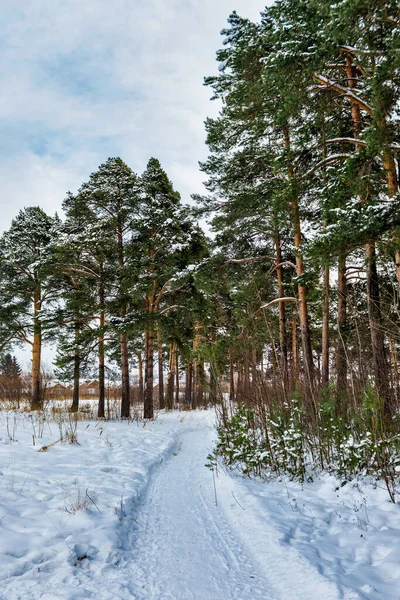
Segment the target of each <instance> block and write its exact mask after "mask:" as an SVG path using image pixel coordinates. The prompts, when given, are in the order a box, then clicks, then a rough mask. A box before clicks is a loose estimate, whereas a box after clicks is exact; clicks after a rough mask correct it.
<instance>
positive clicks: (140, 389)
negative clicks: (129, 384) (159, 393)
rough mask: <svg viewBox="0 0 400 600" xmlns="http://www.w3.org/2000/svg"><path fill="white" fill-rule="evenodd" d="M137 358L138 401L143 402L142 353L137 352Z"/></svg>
mask: <svg viewBox="0 0 400 600" xmlns="http://www.w3.org/2000/svg"><path fill="white" fill-rule="evenodd" d="M137 359H138V371H139V382H138V383H139V402H140V404H143V403H144V385H143V359H142V355H141V353H140V352H139V353H138V354H137Z"/></svg>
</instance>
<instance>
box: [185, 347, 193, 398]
mask: <svg viewBox="0 0 400 600" xmlns="http://www.w3.org/2000/svg"><path fill="white" fill-rule="evenodd" d="M192 385H193V368H192V361H191V360H190V358H188V361H187V366H186V386H185V405H186V406H192V399H193V395H192Z"/></svg>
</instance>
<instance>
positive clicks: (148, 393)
mask: <svg viewBox="0 0 400 600" xmlns="http://www.w3.org/2000/svg"><path fill="white" fill-rule="evenodd" d="M153 388H154V326H153V324H152V323H150V324H149V325H148V328H147V335H146V389H145V393H144V410H143V416H144V418H145V419H153V418H154V407H153Z"/></svg>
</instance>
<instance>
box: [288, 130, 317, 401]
mask: <svg viewBox="0 0 400 600" xmlns="http://www.w3.org/2000/svg"><path fill="white" fill-rule="evenodd" d="M283 132H284V142H285V148H286V150H287V152H288V153H289V154H290V136H289V128H288V127H284V128H283ZM288 175H289V181H290V182H291V183H292V185H293V186H294V183H295V181H294V170H293V165H292V163H291V161H290V158H289V163H288ZM292 221H293V230H294V245H295V249H296V275H297V278H298V295H299V303H298V308H299V318H300V335H301V343H302V348H303V360H304V378H305V384H306V392H307V394H309V395H310V397H311V398H310V400H312V401H313V404H314V386H315V373H314V360H313V355H312V347H311V334H310V324H309V317H308V306H307V292H306V287H305V284H304V274H305V273H304V261H303V255H302V252H301V245H302V244H301V225H300V210H299V201H298V197H297V193H296V191H295V190H293V191H292Z"/></svg>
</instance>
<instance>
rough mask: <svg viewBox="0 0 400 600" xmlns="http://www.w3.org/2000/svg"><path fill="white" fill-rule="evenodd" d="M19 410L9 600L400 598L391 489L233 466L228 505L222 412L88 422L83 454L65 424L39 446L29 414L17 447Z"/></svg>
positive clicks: (8, 485) (3, 568)
mask: <svg viewBox="0 0 400 600" xmlns="http://www.w3.org/2000/svg"><path fill="white" fill-rule="evenodd" d="M6 416H7V418H6V420H5V421H4V423H3V429H1V426H2V422H1V420H0V466H1V469H0V556H1V557H2V561H0V600H257V599H260V600H261V599H262V600H321V599H323V600H339V599H343V600H345V599H346V600H350V599H354V600H356V599H357V600H361V599H362V600H381V598H385V600H386V599H388V600H389V598H390V600H392V599H393V600H399V598H400V595H399V593H398V590H399V586H398V582H399V581H400V569H399V567H398V565H399V557H400V551H399V550H398V543H397V542H398V532H399V531H400V513H399V506H398V505H394V504H392V503H390V502H389V501H388V499H387V498H386V495H387V494H385V490H380V489H379V488H377V489H376V490H374V489H373V490H372V492H371V494H370V496H369V497H368V498H370V499H369V500H368V504H367V496H365V497H364V492H363V490H362V489H361V487H360V484H359V483H357V485H356V486H352V485H350V484H348V485H346V486H345V487H342V486H340V482H338V481H336V479H335V478H333V477H331V476H328V475H326V476H323V477H321V478H317V479H316V480H315V482H313V483H308V484H306V485H304V486H302V485H301V484H300V483H298V482H291V481H289V479H287V478H282V479H279V480H273V481H271V482H270V483H269V484H267V483H265V482H264V481H257V480H250V479H246V478H243V477H240V476H239V475H237V474H236V475H235V474H234V473H230V472H227V473H225V472H224V470H223V468H222V467H220V468H219V471H218V476H217V477H216V480H215V481H216V492H217V505H216V502H215V493H214V484H213V476H212V473H211V471H210V470H209V469H207V468H206V467H205V463H206V462H207V455H208V454H209V453H210V451H211V450H212V449H213V447H214V445H215V438H216V432H215V429H214V413H213V412H212V411H195V412H193V413H177V412H174V413H169V414H163V413H162V414H160V415H159V418H158V419H157V420H156V421H154V422H149V423H141V422H138V423H127V422H109V423H93V422H87V423H86V422H82V423H79V427H78V440H79V444H75V445H72V446H71V445H68V444H61V443H59V439H58V436H59V433H58V428H57V427H54V426H52V424H48V425H47V426H46V428H45V430H44V432H43V437H40V440H39V439H38V444H37V445H35V446H32V441H31V440H32V424H31V422H30V417H29V415H28V416H26V415H24V414H22V415H17V416H16V417H15V418H16V421H15V424H14V425H13V433H14V435H13V439H10V435H9V433H8V432H9V429H10V423H11V424H13V423H14V421H13V420H11V421H10V419H11V417H10V416H9V415H6ZM7 419H8V420H7ZM34 431H35V429H34ZM5 433H6V435H5ZM39 445H40V446H42V445H45V447H47V448H48V450H47V451H46V452H37V448H38V446H39ZM369 487H371V486H369ZM368 489H369V488H368ZM359 496H361V499H360V498H359Z"/></svg>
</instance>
